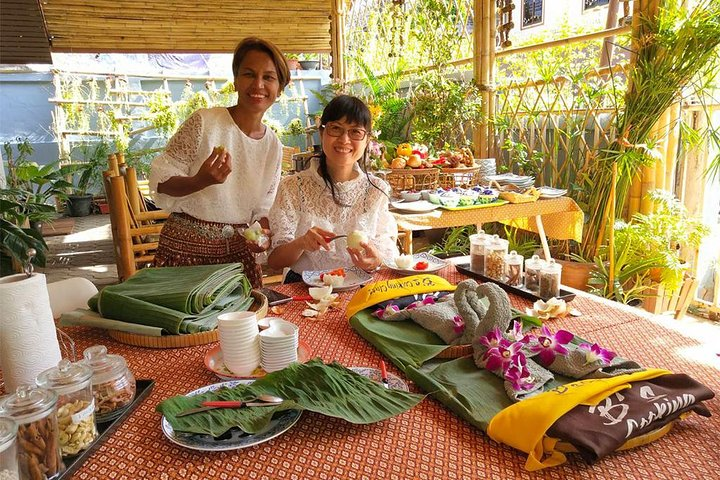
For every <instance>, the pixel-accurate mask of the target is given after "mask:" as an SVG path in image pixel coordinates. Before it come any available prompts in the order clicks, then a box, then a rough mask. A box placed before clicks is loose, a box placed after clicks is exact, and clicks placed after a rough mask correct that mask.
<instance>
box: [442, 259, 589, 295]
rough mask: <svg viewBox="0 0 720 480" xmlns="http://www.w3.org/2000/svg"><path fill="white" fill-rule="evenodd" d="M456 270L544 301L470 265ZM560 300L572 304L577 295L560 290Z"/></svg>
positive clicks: (458, 267) (459, 265)
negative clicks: (473, 268)
mask: <svg viewBox="0 0 720 480" xmlns="http://www.w3.org/2000/svg"><path fill="white" fill-rule="evenodd" d="M455 269H456V270H457V271H458V272H460V273H462V274H464V275H467V276H468V277H472V278H477V279H478V280H482V281H483V282H492V283H494V284H496V285H498V286H499V287H500V288H502V289H503V290H505V291H506V292H508V293H514V294H515V295H518V296H520V297H523V298H527V299H529V300H532V301H535V300H542V298H540V297H539V296H538V295H536V294H534V293H533V292H531V291H530V290H525V289H524V288H521V287H513V286H510V285H508V284H507V283H504V282H501V281H499V280H495V279H494V278H490V277H486V276H485V275H483V274H482V273H478V272H476V271H474V270H471V269H470V264H469V263H461V264H458V265H455ZM557 298H558V300H565V301H566V302H571V301H573V299H575V294H574V293H572V292H568V291H567V290H563V289H562V288H561V289H560V295H559V296H558V297H557Z"/></svg>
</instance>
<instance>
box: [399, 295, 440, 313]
mask: <svg viewBox="0 0 720 480" xmlns="http://www.w3.org/2000/svg"><path fill="white" fill-rule="evenodd" d="M425 305H435V297H433V296H430V297H425V298H423V299H422V300H418V301H416V302H413V303H411V304H410V305H408V306H407V307H406V308H405V310H412V309H413V308H418V307H424V306H425Z"/></svg>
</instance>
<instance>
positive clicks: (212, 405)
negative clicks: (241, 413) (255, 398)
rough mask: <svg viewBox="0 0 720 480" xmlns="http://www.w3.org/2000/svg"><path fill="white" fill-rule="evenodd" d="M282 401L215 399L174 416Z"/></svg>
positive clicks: (270, 405)
mask: <svg viewBox="0 0 720 480" xmlns="http://www.w3.org/2000/svg"><path fill="white" fill-rule="evenodd" d="M281 403H282V402H240V401H237V400H216V401H210V400H208V401H205V402H202V403H201V404H200V405H202V406H201V407H197V408H191V409H189V410H185V411H183V412H180V413H177V414H175V418H178V417H184V416H186V415H193V414H195V413H200V412H207V411H208V410H215V409H216V408H240V407H274V406H276V405H280V404H281Z"/></svg>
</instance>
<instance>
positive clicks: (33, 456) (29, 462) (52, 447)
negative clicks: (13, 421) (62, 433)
mask: <svg viewBox="0 0 720 480" xmlns="http://www.w3.org/2000/svg"><path fill="white" fill-rule="evenodd" d="M57 441H58V434H57V425H56V424H55V416H54V415H48V416H47V417H45V418H42V419H40V420H36V421H34V422H32V423H26V424H24V425H19V426H18V433H17V442H18V443H17V444H18V457H17V458H18V469H19V471H20V476H21V477H22V478H27V479H30V480H43V479H45V478H50V477H52V476H53V475H55V474H56V473H58V472H60V471H62V470H64V469H65V466H64V465H63V463H62V458H61V457H60V455H58V451H59V448H58V443H57Z"/></svg>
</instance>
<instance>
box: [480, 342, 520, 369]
mask: <svg viewBox="0 0 720 480" xmlns="http://www.w3.org/2000/svg"><path fill="white" fill-rule="evenodd" d="M506 341H507V340H506ZM523 347H524V345H523V344H522V343H520V342H515V343H511V344H510V345H508V346H507V347H504V346H502V345H498V346H497V347H493V348H491V349H489V350H488V351H487V352H485V355H483V360H484V363H485V368H486V369H488V370H490V371H493V372H494V371H496V370H499V371H501V372H505V370H506V369H507V368H508V366H509V365H510V363H511V362H512V361H513V358H514V357H515V356H516V355H517V354H518V353H519V352H520V350H522V348H523ZM523 356H524V355H523Z"/></svg>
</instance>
